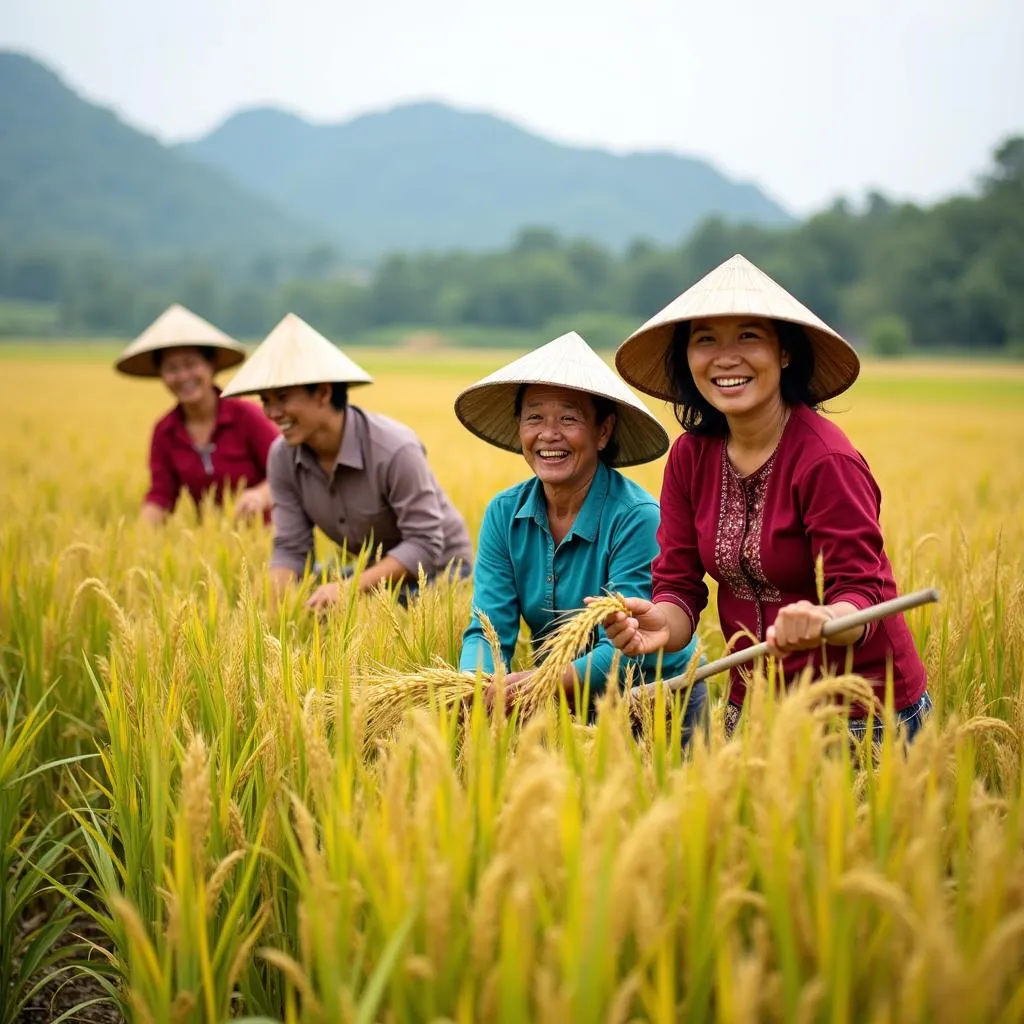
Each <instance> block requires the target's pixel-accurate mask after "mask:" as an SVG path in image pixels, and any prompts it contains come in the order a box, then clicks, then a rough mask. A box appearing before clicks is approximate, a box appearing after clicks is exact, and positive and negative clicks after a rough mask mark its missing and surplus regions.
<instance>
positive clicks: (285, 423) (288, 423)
mask: <svg viewBox="0 0 1024 1024" xmlns="http://www.w3.org/2000/svg"><path fill="white" fill-rule="evenodd" d="M278 426H279V427H280V428H281V429H282V430H291V429H292V427H294V426H295V423H294V421H292V420H282V421H281V422H280V423H278Z"/></svg>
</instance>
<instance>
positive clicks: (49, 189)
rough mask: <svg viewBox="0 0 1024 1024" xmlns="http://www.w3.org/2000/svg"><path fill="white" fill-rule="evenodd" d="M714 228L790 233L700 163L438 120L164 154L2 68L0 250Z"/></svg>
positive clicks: (246, 136)
mask: <svg viewBox="0 0 1024 1024" xmlns="http://www.w3.org/2000/svg"><path fill="white" fill-rule="evenodd" d="M711 215H718V216H720V217H722V218H723V219H725V220H729V221H749V222H753V223H759V224H765V225H771V224H782V223H787V222H789V221H790V220H791V218H790V216H789V214H788V213H787V212H786V211H785V210H784V209H782V208H781V207H780V206H779V205H778V204H777V203H775V202H773V201H772V200H771V199H770V198H768V197H767V196H766V195H765V194H764V193H763V192H762V191H761V190H760V189H758V188H757V187H756V186H755V185H752V184H749V183H742V182H736V181H733V180H731V179H729V178H728V177H726V176H725V175H723V174H722V173H720V172H719V171H718V170H716V169H715V168H714V167H712V166H711V165H710V164H708V163H707V162H705V161H701V160H696V159H692V158H688V157H684V156H679V155H675V154H671V153H634V154H627V155H617V154H613V153H610V152H606V151H603V150H599V149H586V148H580V147H574V146H567V145H561V144H559V143H557V142H553V141H551V140H548V139H545V138H541V137H539V136H537V135H534V134H531V133H530V132H528V131H525V130H524V129H522V128H520V127H518V126H516V125H514V124H511V123H510V122H508V121H505V120H502V119H500V118H498V117H495V116H492V115H490V114H481V113H472V112H466V111H461V110H455V109H452V108H451V107H448V106H445V105H442V104H439V103H414V104H407V105H404V106H399V107H395V108H393V109H390V110H387V111H383V112H380V113H372V114H365V115H362V116H360V117H356V118H354V119H352V120H350V121H346V122H344V123H339V124H322V125H318V124H311V123H310V122H308V121H306V120H303V119H302V118H300V117H297V116H295V115H293V114H289V113H285V112H283V111H280V110H274V109H257V110H248V111H242V112H240V113H238V114H235V115H234V116H232V117H230V118H229V119H228V120H227V121H226V122H225V123H224V124H222V125H221V126H220V127H219V128H217V129H216V130H214V131H213V132H211V133H210V134H209V135H207V136H205V137H203V138H200V139H198V140H195V141H192V142H188V143H182V144H179V145H172V146H169V145H164V144H163V143H161V142H160V141H158V140H157V139H155V138H153V137H152V136H149V135H147V134H145V133H144V132H141V131H139V130H137V129H136V128H134V127H132V126H131V125H129V124H127V123H126V122H125V121H124V120H123V119H122V118H121V117H120V116H119V115H118V114H117V113H116V112H114V111H111V110H108V109H105V108H103V107H100V106H97V105H95V104H93V103H90V102H88V101H87V100H85V99H83V98H82V97H81V96H80V95H79V94H78V93H76V92H75V90H74V89H73V88H71V87H70V86H69V85H67V84H66V83H65V82H64V81H63V80H62V79H61V78H60V77H58V75H56V74H55V73H54V72H53V71H52V70H50V69H49V68H48V67H46V66H45V65H43V64H41V63H39V62H38V61H36V60H34V59H33V58H31V57H28V56H26V55H24V54H20V53H13V52H0V239H4V238H6V239H8V242H7V243H6V244H17V245H18V246H19V247H24V246H26V245H54V244H58V245H81V244H95V245H100V246H103V247H106V248H108V249H111V250H113V251H115V252H118V253H121V254H128V255H136V254H141V253H148V252H178V253H180V252H197V253H199V252H201V253H206V254H217V253H225V254H226V253H233V254H236V255H237V254H245V253H248V254H252V253H254V252H288V251H298V250H301V249H305V248H309V247H311V246H315V245H318V244H325V243H327V244H330V245H332V246H334V247H335V248H337V249H338V250H340V251H341V253H342V254H343V255H344V256H346V257H348V258H350V259H356V260H366V259H372V258H375V257H377V256H380V255H381V254H383V253H386V252H391V251H395V250H404V251H411V250H426V249H435V250H436V249H450V248H461V249H466V250H470V251H473V250H481V249H486V248H497V247H501V246H504V245H507V244H508V243H509V242H510V241H511V240H512V238H513V237H514V236H515V234H516V233H517V232H518V231H519V230H521V229H522V228H523V227H525V226H546V227H550V228H552V229H554V230H555V231H557V232H559V233H560V234H563V235H568V236H573V237H586V238H589V239H592V240H594V241H597V242H600V243H602V244H605V245H609V246H613V247H621V246H624V245H626V244H628V243H629V242H630V241H632V240H634V239H636V238H646V239H650V240H651V241H655V242H661V243H676V242H679V241H681V240H682V239H683V238H684V237H685V236H686V235H687V234H688V233H689V232H690V231H691V230H692V229H693V228H694V227H695V226H696V225H697V224H698V223H699V222H700V221H701V220H703V219H704V218H706V217H709V216H711Z"/></svg>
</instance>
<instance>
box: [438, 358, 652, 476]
mask: <svg viewBox="0 0 1024 1024" xmlns="http://www.w3.org/2000/svg"><path fill="white" fill-rule="evenodd" d="M544 383H550V384H551V386H552V387H564V388H567V389H568V390H571V391H579V392H580V393H581V394H585V395H591V396H592V397H596V398H603V399H605V400H606V401H610V402H614V404H615V431H614V434H613V437H614V439H615V442H616V445H617V446H618V452H617V454H616V457H615V459H614V460H613V461H612V462H611V465H612V466H615V467H616V468H620V469H621V468H624V467H626V466H639V465H642V464H643V463H646V462H653V461H654V460H655V459H658V458H660V457H661V456H662V455H664V454H665V452H667V451H668V447H669V437H668V432H667V431H666V430H665V428H664V427H663V426H662V425H661V424H660V423H659V422H658V421H657V420H656V419H655V418H654V416H653V415H652V414H651V413H650V412H648V411H646V410H644V411H641V410H640V409H636V408H633V407H632V406H630V405H628V404H627V403H625V402H622V401H620V400H619V399H617V398H614V397H612V396H610V395H607V394H604V393H602V392H600V391H592V390H590V389H588V388H579V387H572V386H571V385H567V384H563V383H561V382H553V381H552V382H546V381H538V380H537V379H536V378H530V379H529V380H526V379H522V380H504V381H495V382H487V383H480V384H474V385H472V386H471V387H468V388H466V389H465V391H463V392H462V393H461V394H460V395H459V396H458V397H457V398H456V399H455V415H456V416H457V417H458V419H459V422H460V423H461V424H462V425H463V426H464V427H465V428H466V429H467V430H468V431H470V433H472V434H475V435H476V436H477V437H479V438H480V439H481V440H482V441H486V442H487V443H488V444H492V445H494V446H495V447H497V448H501V449H503V450H504V451H508V452H514V453H515V454H517V455H522V453H523V449H522V445H521V444H520V442H519V423H518V421H517V420H516V416H515V401H516V394H517V393H518V391H519V389H520V388H521V387H522V386H523V385H525V384H544Z"/></svg>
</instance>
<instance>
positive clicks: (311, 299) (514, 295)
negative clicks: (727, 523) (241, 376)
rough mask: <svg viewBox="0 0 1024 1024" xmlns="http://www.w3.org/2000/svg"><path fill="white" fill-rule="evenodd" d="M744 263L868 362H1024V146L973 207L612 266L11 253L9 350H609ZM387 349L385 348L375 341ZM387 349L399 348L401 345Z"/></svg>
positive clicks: (321, 253) (872, 208)
mask: <svg viewBox="0 0 1024 1024" xmlns="http://www.w3.org/2000/svg"><path fill="white" fill-rule="evenodd" d="M736 252H741V253H743V254H744V255H745V256H747V257H749V258H750V259H751V260H753V261H754V262H755V263H756V264H758V265H759V266H760V267H761V268H762V269H764V270H765V271H766V272H767V273H769V274H771V275H772V276H773V277H775V278H776V279H777V280H778V281H780V282H781V283H782V284H784V285H785V286H786V287H788V288H789V289H790V290H791V291H793V292H794V293H795V294H796V295H797V296H798V297H799V298H800V299H801V300H803V301H804V302H805V303H806V304H807V305H808V306H810V307H811V308H812V309H813V310H814V311H815V312H817V313H818V314H819V315H820V316H821V317H823V318H824V319H825V320H826V321H828V322H829V323H830V324H832V325H833V326H835V327H837V328H838V329H840V330H842V331H844V332H846V333H847V335H848V336H849V337H850V338H851V339H852V340H853V341H854V342H855V343H858V344H866V345H867V346H873V347H874V348H875V349H876V350H878V351H880V352H883V353H884V352H889V353H896V352H900V351H904V350H908V349H914V348H916V349H944V348H945V349H957V350H961V351H962V350H971V351H975V352H977V353H979V354H980V353H983V352H992V353H996V352H1000V351H1003V352H1008V353H1012V354H1014V355H1024V138H1022V137H1015V138H1011V139H1008V140H1007V141H1005V142H1004V143H1003V144H1002V145H1000V146H999V148H998V149H997V150H996V152H995V153H994V154H993V159H992V165H991V167H990V168H989V170H988V172H987V174H986V175H985V176H984V178H983V180H981V181H980V182H979V183H978V188H977V190H976V192H975V193H974V194H972V195H967V196H961V197H956V198H952V199H949V200H946V201H944V202H941V203H939V204H937V205H935V206H932V207H929V208H924V207H920V206H917V205H913V204H908V203H894V202H891V201H889V200H888V199H886V198H885V197H884V196H882V195H878V194H872V195H870V196H869V197H868V199H867V200H866V202H865V204H864V205H863V208H861V209H856V210H855V209H853V208H852V207H851V206H850V205H849V204H848V203H846V202H843V201H840V202H837V203H836V204H835V205H833V206H832V207H831V208H830V209H828V210H826V211H824V212H822V213H819V214H817V215H815V216H813V217H810V218H809V219H808V220H806V221H804V222H803V223H801V224H799V225H796V226H793V227H782V228H767V227H754V226H743V225H738V226H737V225H731V224H728V223H726V222H724V221H722V220H718V219H711V220H707V221H705V222H704V223H703V224H702V225H701V226H700V227H699V228H698V229H697V230H696V231H695V232H694V233H693V234H692V235H691V236H690V237H689V238H687V239H686V240H685V241H684V242H683V243H682V244H680V245H679V246H677V247H659V246H657V245H654V244H651V243H648V242H645V241H643V240H637V241H636V242H634V243H633V244H632V245H631V246H629V247H628V249H627V250H626V251H625V252H623V253H621V254H616V253H613V252H611V251H609V250H607V249H605V248H602V247H601V246H599V245H597V244H595V243H593V242H590V241H587V240H585V239H567V238H562V237H559V236H558V235H557V234H555V233H554V232H552V231H551V230H548V229H546V228H543V227H525V228H524V229H523V230H522V231H521V232H520V233H519V235H518V237H517V238H516V239H515V240H514V241H513V242H512V243H511V245H510V246H509V247H508V248H507V249H505V250H503V251H499V252H490V253H483V254H477V253H473V254H471V253H462V252H438V253H416V254H394V255H391V256H389V257H387V258H385V259H383V260H381V261H380V262H379V263H378V264H377V265H376V267H375V268H374V269H372V270H369V271H367V270H363V271H356V270H354V269H349V270H346V268H345V265H344V261H343V260H342V259H341V258H340V256H339V254H338V253H336V252H335V251H334V250H333V249H332V248H330V247H329V246H326V245H320V246H317V247H315V248H312V249H309V250H308V251H306V252H305V253H303V254H301V255H300V256H297V257H296V256H289V257H287V258H284V257H281V256H278V255H276V254H274V253H271V252H262V253H252V254H251V258H248V259H246V260H243V261H240V262H236V263H235V264H234V265H231V266H228V265H226V264H224V263H223V262H214V261H212V260H211V261H207V260H205V259H204V258H202V257H201V256H195V257H180V256H177V257H155V256H154V257H151V258H145V257H143V258H138V259H135V260H132V261H131V262H127V261H125V260H124V259H123V258H120V259H119V258H118V257H115V256H114V255H113V254H111V253H110V252H106V251H103V250H92V249H83V248H79V249H73V248H70V247H62V248H59V249H58V248H45V247H38V246H33V247H32V248H28V249H24V250H21V249H19V246H18V239H17V238H16V237H8V238H6V239H0V333H3V334H6V335H9V336H26V335H37V336H53V335H58V334H63V335H68V336H72V335H73V336H82V335H94V336H119V337H128V336H132V335H134V334H135V333H137V332H138V331H139V330H141V328H143V327H144V326H145V325H146V324H147V323H148V322H149V321H151V320H152V319H153V318H154V317H155V316H156V315H157V314H158V313H159V312H160V311H161V310H163V309H164V308H165V307H166V306H167V305H169V304H170V303H171V302H173V301H180V302H183V303H184V304H185V305H186V306H188V307H189V308H191V309H193V310H195V311H196V312H197V313H199V314H201V315H202V316H204V317H206V318H208V319H209V320H211V321H212V322H213V323H215V324H217V325H218V326H220V327H221V328H222V329H224V330H226V331H228V332H229V333H231V334H234V335H236V336H238V337H241V338H245V339H255V338H259V337H260V336H262V335H263V334H264V333H265V332H267V331H268V330H269V329H270V328H271V327H272V326H273V325H274V323H275V322H276V321H277V320H278V319H279V318H280V317H281V316H283V315H284V313H285V312H288V311H293V312H295V313H298V314H299V315H300V316H302V317H304V318H306V319H307V320H308V321H309V322H310V323H312V324H313V325H314V326H316V327H317V328H318V329H319V330H321V331H322V332H323V333H325V334H326V335H327V336H329V337H330V338H332V339H333V340H334V341H336V342H338V343H339V344H342V345H344V344H345V343H346V341H351V340H352V339H355V338H360V339H365V338H367V337H370V338H372V337H374V336H376V337H379V338H384V337H386V336H388V329H390V328H395V327H398V326H407V327H410V328H412V327H415V328H419V329H434V330H437V331H439V332H440V333H442V334H448V335H449V336H451V337H453V338H455V339H456V340H458V341H460V342H463V343H467V342H469V343H471V342H472V341H473V340H479V342H480V343H481V344H487V343H489V342H490V341H491V340H492V339H493V338H494V336H495V332H496V331H498V330H499V329H506V330H514V331H517V332H528V333H529V334H530V335H531V336H535V337H537V338H541V337H543V335H544V334H548V335H550V336H553V335H554V334H555V333H556V332H561V331H564V330H567V329H570V328H572V327H575V328H576V329H579V330H580V331H581V333H583V334H584V336H586V337H588V340H590V341H591V342H592V343H593V344H596V345H599V346H602V347H607V346H610V345H613V344H615V343H616V342H617V341H619V340H621V338H622V337H623V336H624V335H625V333H626V332H627V331H628V330H630V329H632V328H633V327H635V326H637V325H638V324H639V323H640V322H642V321H643V320H645V319H646V318H647V317H649V316H651V315H652V314H653V313H655V312H656V311H657V310H658V309H660V308H661V307H662V306H663V305H664V304H665V303H666V302H667V301H669V300H670V299H672V298H673V297H674V296H675V295H677V294H678V293H679V292H681V291H682V290H683V289H685V288H686V287H688V286H689V285H690V284H692V283H693V282H694V281H696V280H697V279H698V278H699V277H700V276H701V275H703V274H704V273H705V272H707V271H708V270H710V269H711V268H712V267H713V266H715V265H716V264H717V263H719V262H720V261H722V260H723V259H726V258H727V257H729V256H731V255H732V254H733V253H736ZM374 332H376V335H375V334H374ZM392 333H394V332H392Z"/></svg>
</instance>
